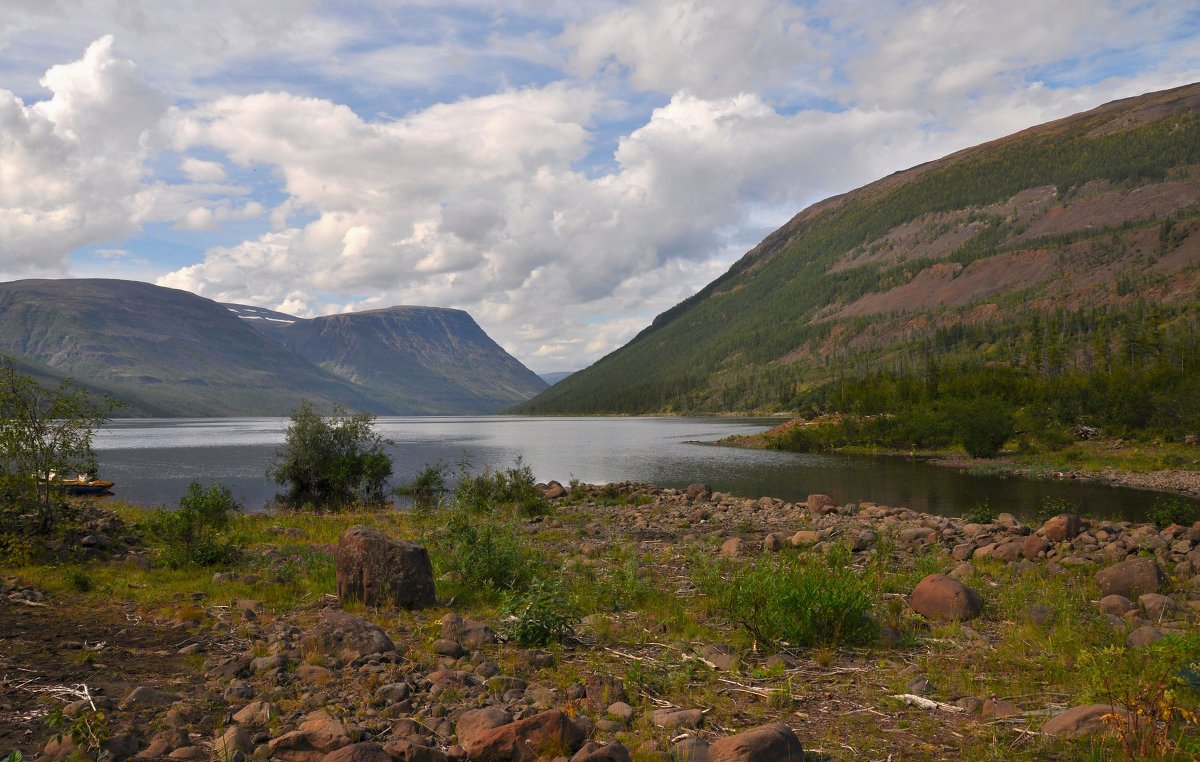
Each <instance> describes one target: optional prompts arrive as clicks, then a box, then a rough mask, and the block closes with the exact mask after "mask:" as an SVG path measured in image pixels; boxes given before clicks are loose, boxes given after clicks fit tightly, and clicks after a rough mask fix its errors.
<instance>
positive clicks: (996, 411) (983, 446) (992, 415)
mask: <svg viewBox="0 0 1200 762" xmlns="http://www.w3.org/2000/svg"><path fill="white" fill-rule="evenodd" d="M954 418H955V428H956V429H957V431H958V438H959V441H960V442H962V446H963V447H964V448H965V449H966V451H967V454H968V455H970V456H971V457H972V458H990V457H992V456H993V455H995V454H996V453H998V452H1000V448H1001V447H1003V446H1004V443H1005V442H1007V441H1008V440H1009V438H1010V437H1011V436H1012V435H1013V430H1014V428H1015V423H1014V420H1013V414H1012V411H1011V410H1010V409H1009V408H1008V405H1006V404H1005V403H1004V401H1003V400H1001V399H1000V398H998V397H979V398H977V399H974V400H971V401H969V402H964V403H962V404H961V405H959V406H958V409H957V410H956V411H955V416H954Z"/></svg>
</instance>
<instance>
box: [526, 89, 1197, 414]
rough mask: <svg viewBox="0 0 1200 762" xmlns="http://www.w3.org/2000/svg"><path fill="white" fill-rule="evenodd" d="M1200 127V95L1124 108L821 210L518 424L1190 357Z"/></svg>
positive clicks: (966, 156) (1175, 94) (997, 145)
mask: <svg viewBox="0 0 1200 762" xmlns="http://www.w3.org/2000/svg"><path fill="white" fill-rule="evenodd" d="M1198 112H1200V85H1190V86H1187V87H1183V88H1178V89H1175V90H1171V91H1165V92H1161V93H1151V94H1148V95H1144V96H1140V97H1137V98H1131V99H1126V100H1123V101H1117V102H1114V103H1110V104H1107V105H1105V106H1102V107H1100V108H1097V109H1095V110H1093V111H1090V112H1087V113H1084V114H1079V115H1076V116H1072V117H1068V118H1066V119H1061V120H1058V121H1056V122H1051V123H1049V124H1045V125H1042V126H1039V127H1035V128H1032V129H1029V130H1025V131H1023V132H1020V133H1017V134H1015V135H1012V136H1009V137H1007V138H1003V139H1000V140H997V141H993V142H991V143H987V144H984V145H980V146H977V147H974V148H970V149H966V150H963V151H960V152H958V153H955V154H952V155H950V156H947V157H945V158H943V159H941V160H938V161H935V162H931V163H928V164H924V165H920V166H918V167H914V168H912V169H909V170H906V171H903V172H898V173H896V174H893V175H891V176H889V177H886V178H884V179H882V180H879V181H877V182H875V183H872V184H870V185H867V186H865V187H863V188H860V189H859V190H856V191H852V192H850V193H847V194H844V195H842V196H838V197H834V198H831V199H828V200H826V201H823V202H821V203H818V204H815V205H814V206H812V207H810V208H808V209H806V210H804V211H803V212H801V213H800V214H798V215H797V216H796V217H795V218H793V219H792V220H791V221H789V222H788V223H787V224H786V225H784V226H783V227H782V228H780V229H779V230H777V231H775V232H774V233H772V234H771V235H769V236H768V237H767V238H766V239H765V240H763V241H762V243H760V244H759V245H758V246H756V247H755V248H754V249H753V250H751V251H750V252H748V253H747V254H746V255H745V256H744V257H742V259H741V260H739V261H738V262H737V263H736V264H735V265H734V266H733V267H731V268H730V270H729V271H728V272H727V273H725V274H724V275H723V276H721V277H720V278H718V279H717V280H716V281H714V282H713V283H711V284H709V285H708V286H707V287H706V288H704V289H703V290H702V291H700V292H699V293H697V294H696V295H695V296H693V297H691V298H690V299H688V300H686V301H684V302H682V303H681V304H679V305H677V306H676V307H674V308H672V309H671V310H668V311H667V312H665V313H663V314H662V315H660V316H659V317H658V318H656V319H655V321H654V322H653V324H652V325H651V326H650V327H649V328H647V329H646V330H644V331H643V332H642V333H641V334H639V335H638V336H637V337H636V338H634V339H633V340H632V341H631V342H630V343H629V344H627V345H626V346H625V347H622V348H621V349H619V350H617V351H616V352H614V353H612V354H610V355H608V356H607V357H605V358H603V359H601V360H600V361H599V362H597V363H596V364H595V365H593V366H592V367H590V368H588V369H587V370H584V371H581V372H579V373H576V374H575V375H573V376H571V377H570V378H567V379H565V380H564V381H562V382H560V383H558V384H556V385H555V386H553V387H552V388H551V389H549V390H547V391H546V392H544V393H543V394H541V395H539V396H538V397H536V398H534V399H532V400H530V401H529V402H527V403H525V404H523V405H519V406H517V407H515V408H514V409H515V410H516V411H519V412H527V413H617V412H623V413H647V412H659V411H676V412H682V411H691V412H703V411H730V410H741V411H750V410H759V411H776V410H792V409H797V408H799V407H801V406H803V405H805V404H807V402H808V401H809V400H811V399H812V392H813V390H814V389H819V388H822V387H824V386H828V385H829V384H830V383H832V382H833V381H834V380H836V379H843V378H847V377H862V376H865V375H868V374H870V373H873V372H889V373H900V374H906V373H907V374H919V373H921V372H923V371H924V370H925V369H927V368H934V367H937V366H938V365H940V364H945V363H948V362H961V363H990V364H997V363H999V364H1005V365H1009V366H1012V367H1021V368H1025V369H1028V370H1030V371H1031V372H1034V373H1039V374H1043V375H1046V376H1051V375H1054V374H1057V373H1062V372H1065V371H1066V370H1068V369H1088V368H1093V367H1096V366H1097V364H1099V363H1102V362H1106V361H1107V358H1108V357H1109V356H1111V355H1113V354H1114V353H1126V354H1127V355H1128V353H1130V352H1132V353H1133V354H1132V355H1130V357H1132V358H1133V359H1135V360H1136V359H1137V358H1138V357H1139V356H1140V355H1139V354H1138V353H1140V352H1146V351H1151V350H1150V349H1147V347H1150V348H1153V347H1155V346H1158V347H1163V346H1168V345H1169V346H1172V347H1175V346H1181V344H1180V343H1179V341H1177V339H1178V337H1179V336H1181V335H1184V334H1186V335H1188V336H1190V335H1192V334H1193V333H1195V331H1196V325H1197V310H1196V308H1197V306H1198V303H1200V235H1197V231H1198V230H1200V113H1198ZM1146 357H1149V355H1146ZM1127 359H1128V358H1127Z"/></svg>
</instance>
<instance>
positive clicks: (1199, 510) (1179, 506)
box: [1146, 495, 1200, 527]
mask: <svg viewBox="0 0 1200 762" xmlns="http://www.w3.org/2000/svg"><path fill="white" fill-rule="evenodd" d="M1146 518H1147V519H1148V520H1149V521H1150V522H1151V523H1153V524H1156V525H1157V526H1160V527H1169V526H1171V525H1172V524H1179V525H1180V526H1185V527H1186V526H1191V525H1192V524H1193V523H1195V522H1196V521H1197V520H1200V506H1198V505H1195V504H1193V503H1187V502H1184V501H1183V500H1180V499H1179V498H1177V497H1167V496H1165V495H1164V496H1161V497H1159V498H1158V499H1157V500H1155V501H1154V506H1153V507H1151V508H1150V510H1148V511H1146Z"/></svg>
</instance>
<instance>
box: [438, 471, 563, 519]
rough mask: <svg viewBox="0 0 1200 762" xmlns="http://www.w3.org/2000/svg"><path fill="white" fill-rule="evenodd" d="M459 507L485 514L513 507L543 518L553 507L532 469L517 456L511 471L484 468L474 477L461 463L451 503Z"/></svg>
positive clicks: (523, 513) (528, 514) (526, 514)
mask: <svg viewBox="0 0 1200 762" xmlns="http://www.w3.org/2000/svg"><path fill="white" fill-rule="evenodd" d="M451 502H452V503H453V504H454V505H455V506H456V507H460V508H463V509H465V510H468V511H473V512H476V513H482V512H486V511H491V510H494V509H496V508H499V507H505V506H511V507H516V508H517V510H518V511H519V512H520V513H521V514H522V515H524V516H541V515H545V514H547V513H549V512H550V504H549V503H548V502H547V501H546V499H545V498H544V497H542V492H541V490H539V489H538V487H537V480H536V479H535V478H534V475H533V469H531V468H530V467H529V465H528V464H527V463H525V461H524V460H523V459H522V458H521V457H520V456H517V459H516V461H515V462H514V463H513V465H512V466H511V467H509V468H503V469H500V470H497V471H493V470H492V469H491V468H484V469H483V471H482V472H481V473H479V474H475V475H472V474H471V472H470V463H469V462H467V461H466V460H465V459H464V460H463V461H462V462H461V463H459V476H458V484H457V485H456V486H455V488H454V495H453V498H452V501H451Z"/></svg>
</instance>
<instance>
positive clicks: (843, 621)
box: [693, 548, 878, 646]
mask: <svg viewBox="0 0 1200 762" xmlns="http://www.w3.org/2000/svg"><path fill="white" fill-rule="evenodd" d="M849 564H850V554H849V552H848V551H846V550H845V548H839V549H836V550H834V551H832V552H830V553H828V554H827V555H825V556H820V555H813V554H799V553H785V554H781V555H778V556H771V557H764V558H761V559H759V560H756V561H752V562H749V563H741V564H738V563H735V562H728V561H711V560H707V559H704V560H699V561H694V562H693V567H694V572H693V577H694V579H695V580H696V582H697V586H698V587H699V589H700V590H701V592H703V593H704V594H705V595H707V596H709V598H710V599H711V600H712V602H713V604H714V605H715V607H716V609H717V611H718V612H719V613H720V614H721V615H722V616H724V617H725V618H727V619H729V620H730V621H732V622H735V623H737V624H740V625H741V626H743V627H745V628H746V629H747V630H748V631H749V632H750V634H751V635H753V636H754V638H755V639H756V640H758V641H760V642H763V643H787V644H788V645H791V646H838V645H858V644H865V643H869V642H871V641H872V640H873V639H874V638H875V636H876V633H877V630H878V626H877V624H876V623H875V621H874V620H873V619H871V617H870V616H869V614H870V610H871V604H872V602H873V595H872V587H871V583H870V580H868V579H867V578H866V577H864V576H862V575H860V574H857V573H856V572H855V571H854V570H853V569H852V568H850V565H849Z"/></svg>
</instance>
